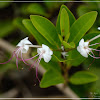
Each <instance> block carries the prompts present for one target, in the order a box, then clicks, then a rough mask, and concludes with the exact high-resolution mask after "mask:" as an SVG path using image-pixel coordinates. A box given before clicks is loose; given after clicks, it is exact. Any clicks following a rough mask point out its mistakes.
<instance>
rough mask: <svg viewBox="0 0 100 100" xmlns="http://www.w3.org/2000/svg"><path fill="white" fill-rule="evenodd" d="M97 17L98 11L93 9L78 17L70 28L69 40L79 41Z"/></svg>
mask: <svg viewBox="0 0 100 100" xmlns="http://www.w3.org/2000/svg"><path fill="white" fill-rule="evenodd" d="M96 17H97V12H96V11H92V12H89V13H86V14H84V15H83V16H81V17H80V18H78V19H77V20H76V21H75V23H74V24H73V25H72V26H71V28H70V37H69V42H74V43H75V44H76V43H78V42H79V40H80V39H81V38H82V37H83V36H84V34H85V33H86V32H87V31H88V30H89V29H90V28H91V27H92V25H93V24H94V22H95V20H96Z"/></svg>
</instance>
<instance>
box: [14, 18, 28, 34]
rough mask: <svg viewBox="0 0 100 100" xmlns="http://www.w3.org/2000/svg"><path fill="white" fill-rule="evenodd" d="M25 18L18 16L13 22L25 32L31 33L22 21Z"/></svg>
mask: <svg viewBox="0 0 100 100" xmlns="http://www.w3.org/2000/svg"><path fill="white" fill-rule="evenodd" d="M22 20H23V18H20V17H19V18H16V19H14V21H13V24H14V25H15V26H16V27H18V28H19V29H20V30H22V31H23V32H24V33H26V34H29V31H28V30H27V29H26V28H25V26H24V25H23V23H22Z"/></svg>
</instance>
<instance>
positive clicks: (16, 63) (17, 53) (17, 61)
mask: <svg viewBox="0 0 100 100" xmlns="http://www.w3.org/2000/svg"><path fill="white" fill-rule="evenodd" d="M20 50H21V48H20V49H19V50H17V51H16V52H17V57H18V55H19V52H20ZM16 66H17V69H18V59H16Z"/></svg>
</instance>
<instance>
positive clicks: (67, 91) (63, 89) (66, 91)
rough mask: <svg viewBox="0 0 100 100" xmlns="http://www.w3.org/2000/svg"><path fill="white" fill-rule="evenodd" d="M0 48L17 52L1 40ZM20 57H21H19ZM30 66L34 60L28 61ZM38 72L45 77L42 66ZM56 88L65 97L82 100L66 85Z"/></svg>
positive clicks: (59, 85)
mask: <svg viewBox="0 0 100 100" xmlns="http://www.w3.org/2000/svg"><path fill="white" fill-rule="evenodd" d="M0 47H1V48H3V49H5V50H6V51H8V52H10V53H12V52H13V51H14V50H15V46H13V45H11V44H10V43H8V42H7V41H5V40H3V39H0ZM19 56H20V55H19ZM24 57H26V58H30V57H29V55H26V56H24ZM28 63H29V64H33V60H29V61H28ZM34 66H36V64H34ZM38 72H39V73H40V74H41V75H43V74H44V73H45V70H44V69H43V67H42V66H41V65H40V66H39V69H38ZM56 87H57V88H58V89H59V90H60V91H61V92H63V93H64V95H65V96H66V97H68V98H73V99H72V100H74V98H77V100H80V99H79V97H78V96H77V95H76V94H75V93H74V92H73V91H72V90H71V88H70V87H68V86H66V87H65V86H64V84H58V85H56Z"/></svg>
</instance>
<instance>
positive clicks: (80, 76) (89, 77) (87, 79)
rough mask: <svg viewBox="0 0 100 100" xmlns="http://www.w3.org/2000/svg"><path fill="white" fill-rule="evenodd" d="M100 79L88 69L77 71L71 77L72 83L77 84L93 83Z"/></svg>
mask: <svg viewBox="0 0 100 100" xmlns="http://www.w3.org/2000/svg"><path fill="white" fill-rule="evenodd" d="M97 79H98V77H97V76H96V75H95V74H93V73H91V72H88V71H79V72H76V73H75V74H74V75H72V76H71V77H70V79H69V81H70V82H71V83H72V84H75V85H81V84H87V83H91V82H94V81H96V80H97Z"/></svg>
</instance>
